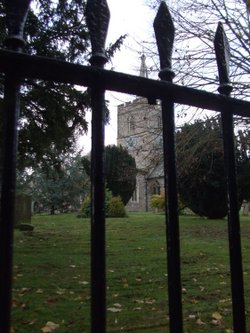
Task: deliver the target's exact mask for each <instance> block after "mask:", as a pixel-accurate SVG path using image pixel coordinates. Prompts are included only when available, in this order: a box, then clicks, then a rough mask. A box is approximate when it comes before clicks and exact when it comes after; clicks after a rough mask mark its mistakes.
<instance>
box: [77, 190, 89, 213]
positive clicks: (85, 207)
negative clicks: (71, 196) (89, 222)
mask: <svg viewBox="0 0 250 333" xmlns="http://www.w3.org/2000/svg"><path fill="white" fill-rule="evenodd" d="M90 212H91V200H90V195H88V196H87V197H86V198H85V199H84V200H83V203H82V206H81V209H80V214H79V215H78V216H79V217H90Z"/></svg>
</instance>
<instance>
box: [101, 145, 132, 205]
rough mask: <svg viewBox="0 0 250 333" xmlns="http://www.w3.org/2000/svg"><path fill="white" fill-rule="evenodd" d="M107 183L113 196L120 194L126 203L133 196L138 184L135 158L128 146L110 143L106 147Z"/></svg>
mask: <svg viewBox="0 0 250 333" xmlns="http://www.w3.org/2000/svg"><path fill="white" fill-rule="evenodd" d="M105 157H106V170H105V173H106V185H107V188H108V189H109V190H110V191H111V192H112V194H113V196H115V197H117V196H120V197H121V199H122V202H123V204H124V205H126V204H127V203H128V201H129V199H130V198H131V197H132V195H133V192H134V190H135V186H136V174H137V169H136V164H135V159H134V158H133V157H132V156H131V155H129V153H128V151H127V149H126V148H123V147H122V146H119V147H117V146H115V145H110V146H107V147H106V148H105Z"/></svg>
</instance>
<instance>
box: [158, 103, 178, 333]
mask: <svg viewBox="0 0 250 333" xmlns="http://www.w3.org/2000/svg"><path fill="white" fill-rule="evenodd" d="M174 117H175V116H174V104H173V103H172V101H171V100H163V101H162V120H163V151H164V170H165V172H164V179H165V188H166V201H167V211H166V226H167V258H168V294H169V316H170V332H171V333H174V332H178V333H180V332H182V331H183V322H182V293H181V270H180V267H181V264H180V239H179V217H178V199H177V195H178V194H177V175H176V156H175V119H174Z"/></svg>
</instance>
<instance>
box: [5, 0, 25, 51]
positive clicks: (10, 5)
mask: <svg viewBox="0 0 250 333" xmlns="http://www.w3.org/2000/svg"><path fill="white" fill-rule="evenodd" d="M30 2H31V0H5V9H6V23H7V28H8V37H7V38H6V40H5V45H6V46H7V47H8V48H10V49H13V50H16V51H17V50H20V49H21V48H22V47H23V45H24V44H25V42H24V40H23V29H24V24H25V21H26V17H27V14H28V10H29V5H30Z"/></svg>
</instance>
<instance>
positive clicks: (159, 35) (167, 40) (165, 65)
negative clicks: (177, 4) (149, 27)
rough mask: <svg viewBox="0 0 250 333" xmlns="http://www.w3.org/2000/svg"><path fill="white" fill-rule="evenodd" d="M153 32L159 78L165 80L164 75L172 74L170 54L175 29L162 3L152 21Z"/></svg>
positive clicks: (166, 8) (164, 4)
mask: <svg viewBox="0 0 250 333" xmlns="http://www.w3.org/2000/svg"><path fill="white" fill-rule="evenodd" d="M154 30H155V36H156V42H157V46H158V51H159V57H160V66H161V72H160V74H159V76H160V78H162V79H166V74H167V73H168V76H169V74H170V73H171V76H172V77H173V76H174V73H173V72H172V70H171V68H172V53H173V44H174V35H175V28H174V24H173V20H172V17H171V14H170V12H169V10H168V7H167V5H166V3H165V2H164V1H162V2H161V4H160V7H159V10H158V12H157V15H156V17H155V20H154Z"/></svg>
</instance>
